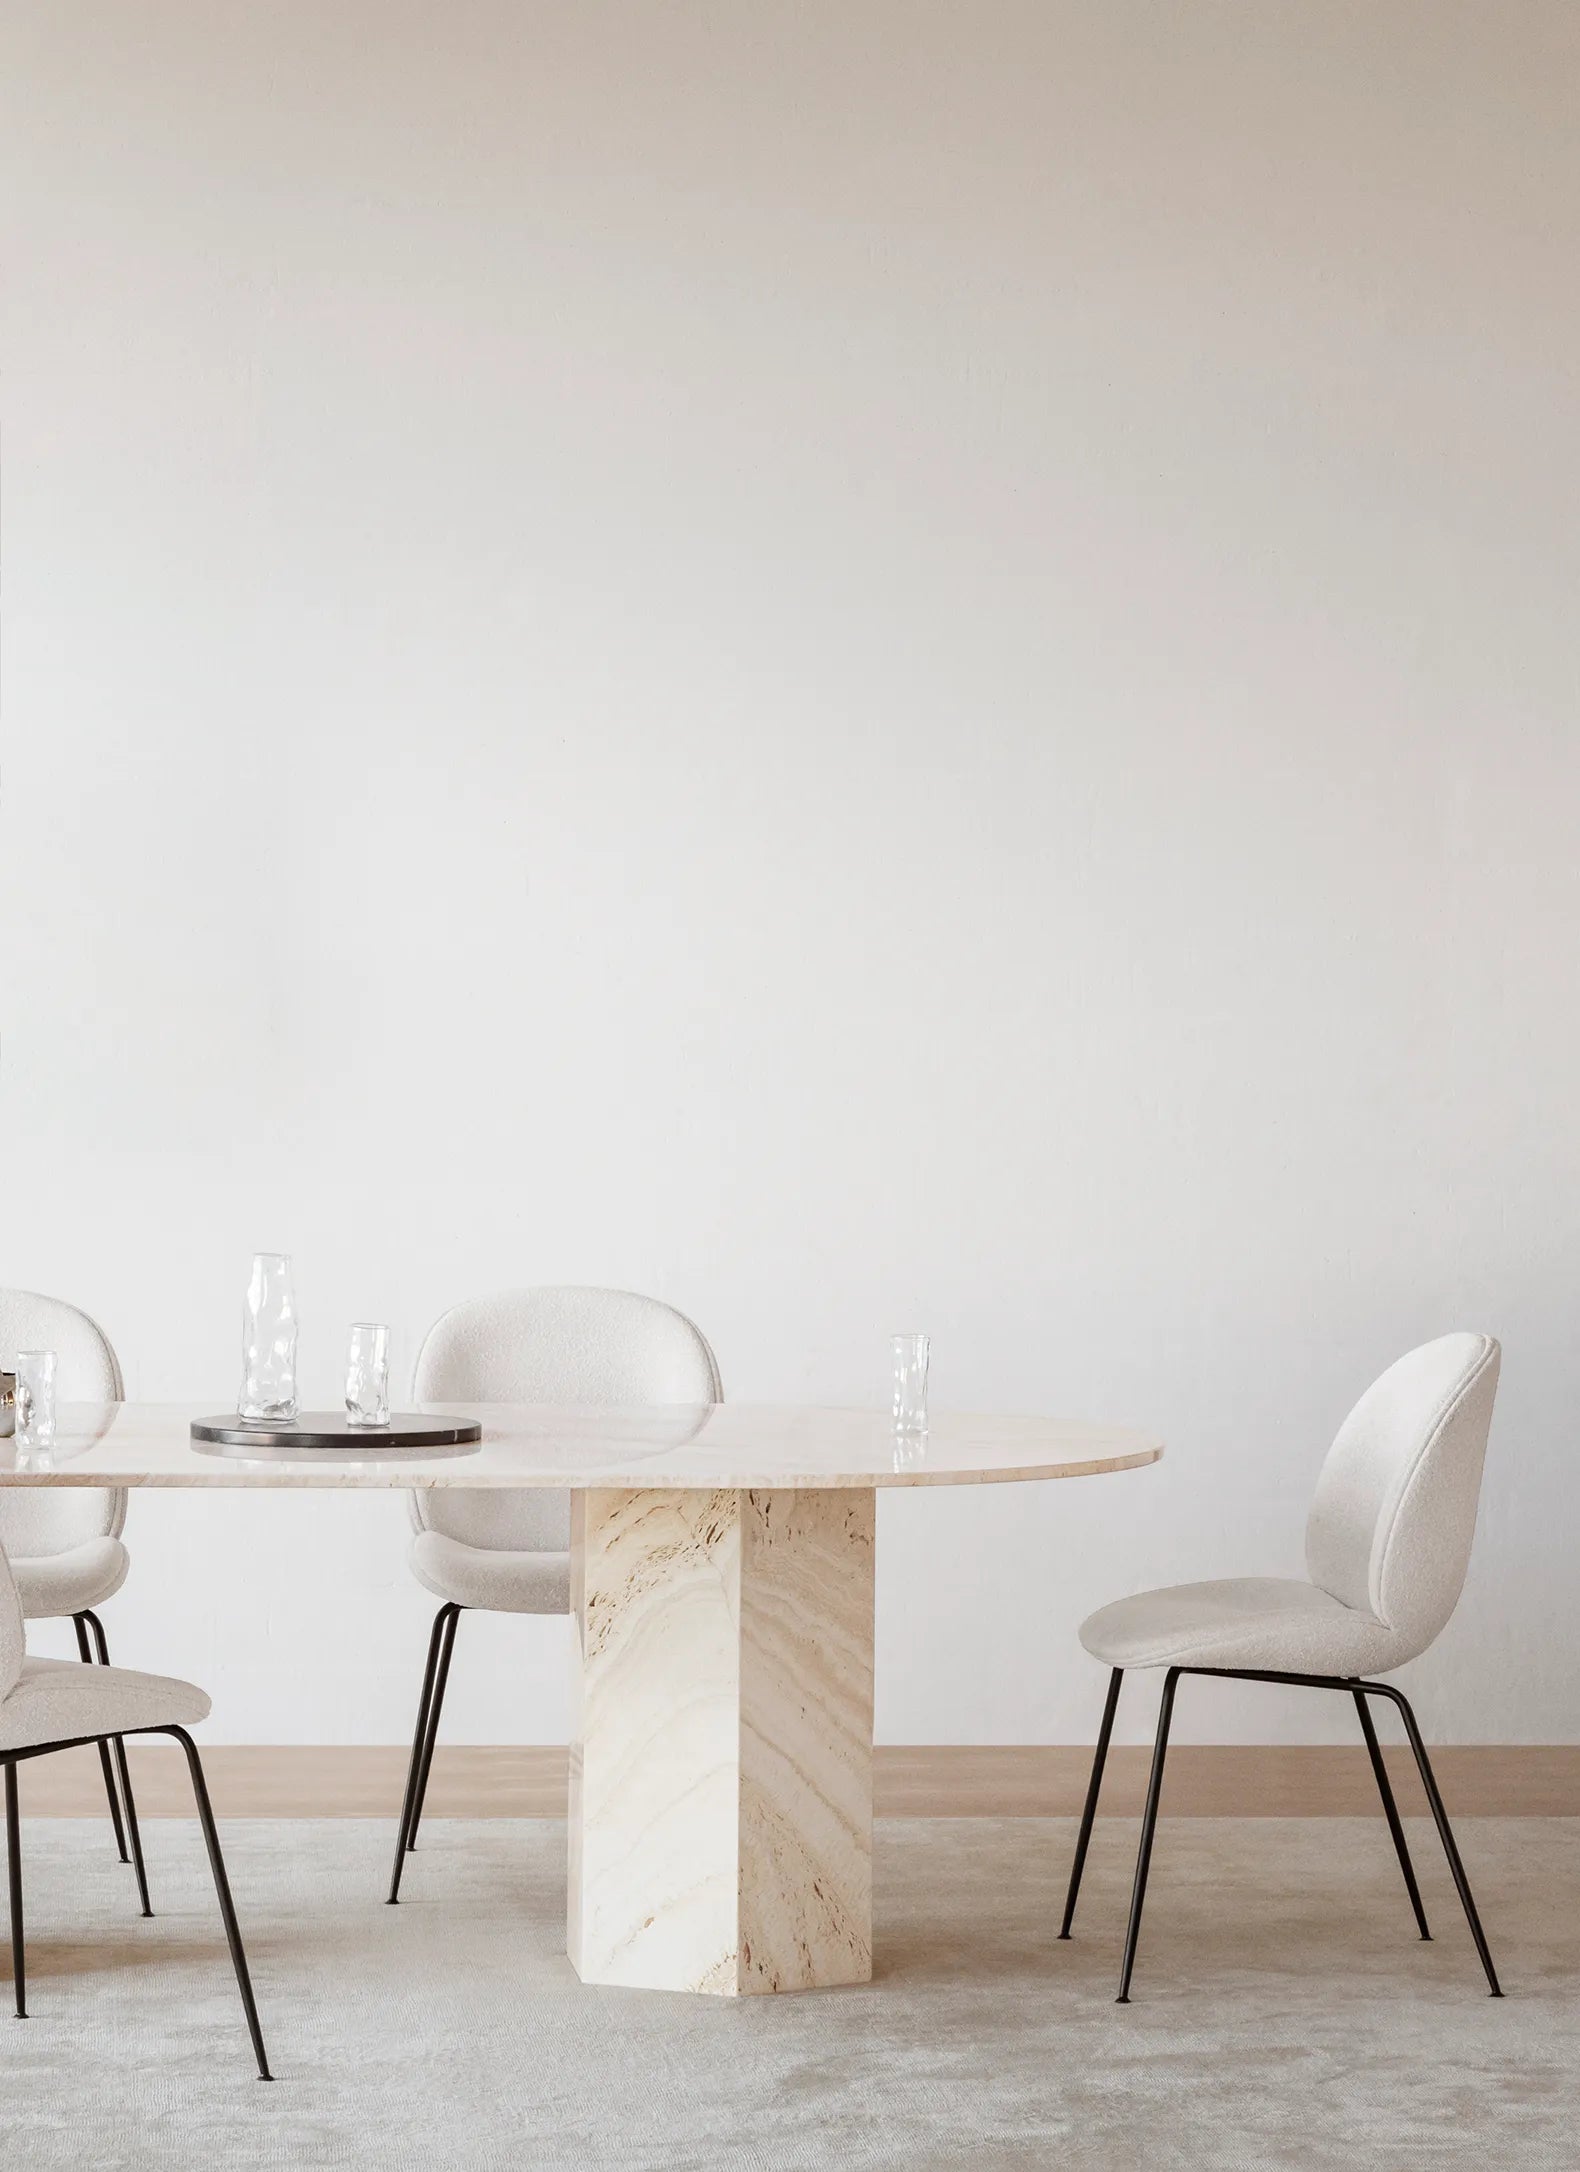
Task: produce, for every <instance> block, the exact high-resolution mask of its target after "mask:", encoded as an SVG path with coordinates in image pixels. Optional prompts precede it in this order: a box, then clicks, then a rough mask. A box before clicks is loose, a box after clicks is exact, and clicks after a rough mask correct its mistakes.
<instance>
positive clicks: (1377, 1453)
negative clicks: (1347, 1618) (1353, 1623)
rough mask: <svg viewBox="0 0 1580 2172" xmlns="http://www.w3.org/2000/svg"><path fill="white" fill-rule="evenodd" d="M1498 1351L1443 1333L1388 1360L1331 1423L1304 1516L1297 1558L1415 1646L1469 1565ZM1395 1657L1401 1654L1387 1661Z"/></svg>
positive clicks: (1438, 1624) (1431, 1631) (1448, 1607)
mask: <svg viewBox="0 0 1580 2172" xmlns="http://www.w3.org/2000/svg"><path fill="white" fill-rule="evenodd" d="M1500 1357H1501V1352H1500V1351H1499V1348H1498V1345H1497V1343H1496V1342H1494V1340H1493V1339H1492V1337H1491V1336H1490V1335H1444V1336H1441V1337H1440V1338H1439V1339H1438V1341H1436V1342H1428V1343H1423V1344H1422V1345H1421V1347H1420V1349H1418V1350H1411V1351H1409V1352H1408V1353H1407V1354H1406V1355H1405V1356H1404V1357H1402V1358H1400V1359H1399V1361H1398V1362H1397V1364H1394V1365H1390V1366H1389V1368H1388V1370H1387V1371H1386V1372H1385V1373H1384V1374H1383V1375H1382V1377H1381V1379H1380V1380H1376V1381H1374V1382H1373V1383H1372V1385H1371V1386H1370V1387H1369V1388H1368V1389H1367V1390H1366V1393H1365V1394H1364V1395H1363V1396H1362V1397H1361V1399H1360V1401H1359V1402H1358V1403H1357V1404H1356V1405H1355V1408H1354V1409H1353V1410H1352V1411H1351V1412H1350V1414H1349V1416H1348V1417H1347V1418H1346V1419H1345V1421H1344V1423H1343V1424H1342V1425H1341V1426H1340V1427H1339V1430H1338V1436H1337V1438H1336V1439H1335V1441H1334V1443H1333V1446H1332V1447H1331V1448H1330V1449H1329V1450H1328V1455H1327V1460H1326V1461H1325V1462H1324V1464H1323V1466H1322V1473H1321V1476H1320V1477H1319V1478H1318V1480H1317V1490H1316V1495H1315V1498H1314V1499H1313V1501H1312V1504H1311V1516H1310V1520H1309V1521H1308V1523H1307V1525H1306V1566H1307V1569H1308V1571H1309V1573H1310V1576H1311V1581H1312V1582H1313V1583H1314V1584H1317V1585H1320V1586H1321V1588H1322V1589H1323V1590H1324V1591H1327V1592H1331V1593H1332V1595H1333V1597H1334V1598H1335V1599H1341V1600H1342V1601H1343V1602H1344V1604H1345V1605H1346V1606H1352V1607H1355V1608H1357V1609H1359V1610H1360V1611H1361V1612H1363V1613H1367V1614H1370V1615H1371V1616H1372V1617H1373V1618H1374V1619H1375V1620H1377V1621H1380V1622H1383V1623H1384V1624H1386V1626H1387V1627H1388V1628H1390V1629H1394V1630H1397V1631H1398V1632H1399V1633H1400V1634H1401V1636H1402V1637H1404V1638H1405V1639H1406V1640H1407V1641H1408V1643H1409V1645H1410V1647H1411V1650H1410V1653H1409V1654H1408V1655H1407V1656H1410V1657H1414V1656H1415V1654H1416V1653H1419V1652H1424V1651H1425V1650H1426V1648H1427V1646H1428V1645H1429V1644H1430V1643H1431V1642H1432V1640H1433V1638H1434V1637H1435V1636H1437V1635H1438V1633H1439V1631H1440V1630H1441V1629H1442V1628H1443V1625H1444V1624H1445V1623H1446V1622H1447V1620H1448V1617H1449V1616H1450V1614H1452V1613H1453V1611H1454V1607H1455V1604H1456V1603H1457V1601H1458V1599H1459V1594H1460V1591H1461V1590H1462V1589H1463V1587H1464V1582H1465V1571H1466V1569H1467V1567H1468V1566H1469V1563H1470V1545H1471V1540H1472V1539H1473V1538H1474V1536H1475V1531H1476V1505H1477V1502H1478V1500H1479V1498H1480V1494H1481V1465H1482V1459H1483V1457H1484V1455H1485V1453H1486V1447H1487V1430H1488V1428H1489V1426H1490V1425H1491V1423H1492V1403H1493V1398H1494V1396H1495V1395H1496V1394H1497V1390H1498V1366H1499V1362H1500ZM1394 1663H1395V1664H1402V1660H1400V1661H1396V1662H1394Z"/></svg>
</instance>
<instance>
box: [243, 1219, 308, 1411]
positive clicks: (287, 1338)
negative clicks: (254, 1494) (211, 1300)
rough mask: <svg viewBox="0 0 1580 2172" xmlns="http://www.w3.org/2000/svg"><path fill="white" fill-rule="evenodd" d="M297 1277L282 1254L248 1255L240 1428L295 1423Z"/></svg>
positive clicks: (259, 1253)
mask: <svg viewBox="0 0 1580 2172" xmlns="http://www.w3.org/2000/svg"><path fill="white" fill-rule="evenodd" d="M296 1408H297V1405H296V1277H295V1275H294V1274H293V1272H292V1270H291V1260H290V1255H289V1253H286V1252H257V1253H254V1255H253V1261H252V1279H251V1281H250V1282H249V1283H248V1284H247V1297H246V1302H245V1304H244V1305H243V1307H242V1315H241V1393H240V1395H239V1396H238V1397H237V1398H236V1413H237V1416H238V1417H240V1418H241V1419H242V1420H243V1422H244V1423H245V1422H246V1421H247V1420H249V1419H250V1420H252V1422H253V1423H254V1424H258V1425H295V1423H296Z"/></svg>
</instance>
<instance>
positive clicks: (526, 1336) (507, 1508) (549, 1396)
mask: <svg viewBox="0 0 1580 2172" xmlns="http://www.w3.org/2000/svg"><path fill="white" fill-rule="evenodd" d="M414 1393H415V1395H416V1397H417V1400H418V1401H419V1402H424V1403H444V1402H456V1403H608V1404H621V1403H717V1402H721V1401H722V1400H723V1395H724V1391H723V1388H722V1386H721V1385H720V1381H719V1368H718V1366H717V1364H716V1363H715V1361H714V1356H713V1352H712V1351H711V1350H710V1349H709V1347H708V1343H707V1340H706V1338H705V1336H704V1335H703V1334H702V1332H701V1330H700V1329H698V1328H696V1327H693V1325H692V1324H691V1322H690V1321H689V1320H688V1319H687V1318H686V1316H685V1314H684V1313H681V1312H676V1311H675V1309H674V1308H673V1306H670V1305H662V1304H660V1303H659V1302H658V1300H657V1299H656V1298H653V1297H638V1296H636V1295H634V1294H633V1293H632V1292H631V1291H629V1290H584V1289H540V1290H505V1291H502V1292H501V1293H500V1294H499V1295H498V1296H495V1297H474V1298H469V1299H468V1300H467V1302H466V1303H464V1304H460V1305H457V1306H455V1307H454V1309H453V1310H452V1311H449V1312H447V1313H446V1314H445V1315H444V1317H443V1318H442V1319H441V1320H439V1321H437V1322H436V1324H435V1325H434V1326H433V1327H431V1328H430V1329H429V1330H428V1335H427V1339H426V1340H425V1342H424V1343H423V1346H422V1349H421V1350H420V1351H419V1352H418V1355H417V1374H416V1381H415V1384H414ZM411 1504H412V1521H413V1522H414V1523H415V1524H416V1526H417V1528H418V1530H431V1531H441V1532H443V1533H444V1534H445V1535H446V1536H447V1537H449V1538H455V1539H463V1540H465V1541H466V1543H467V1544H468V1545H470V1546H485V1547H489V1548H491V1549H496V1550H504V1551H507V1552H522V1553H563V1552H564V1551H565V1549H566V1548H567V1547H568V1546H569V1545H570V1532H571V1508H570V1496H569V1494H567V1493H559V1492H554V1491H549V1490H540V1489H538V1488H535V1487H521V1488H519V1489H513V1490H511V1491H508V1492H486V1493H484V1492H476V1493H473V1492H468V1491H467V1490H466V1489H465V1488H464V1487H461V1486H441V1487H437V1488H435V1489H434V1490H433V1491H431V1492H429V1491H424V1492H422V1493H414V1494H413V1495H412V1496H411Z"/></svg>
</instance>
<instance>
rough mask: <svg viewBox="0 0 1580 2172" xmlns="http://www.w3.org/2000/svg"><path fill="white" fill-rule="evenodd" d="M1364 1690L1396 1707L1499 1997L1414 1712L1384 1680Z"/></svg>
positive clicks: (1494, 1972)
mask: <svg viewBox="0 0 1580 2172" xmlns="http://www.w3.org/2000/svg"><path fill="white" fill-rule="evenodd" d="M1366 1689H1367V1694H1368V1695H1369V1696H1373V1697H1386V1698H1388V1700H1389V1701H1390V1703H1392V1704H1396V1705H1397V1706H1398V1707H1399V1717H1400V1718H1401V1719H1402V1720H1403V1721H1404V1729H1405V1733H1406V1734H1407V1735H1408V1736H1409V1737H1410V1747H1411V1749H1412V1750H1413V1751H1414V1752H1415V1762H1416V1770H1417V1771H1418V1772H1419V1773H1420V1775H1421V1785H1422V1786H1423V1787H1424V1788H1425V1790H1426V1799H1427V1804H1428V1806H1429V1807H1430V1809H1431V1812H1432V1822H1433V1824H1434V1825H1436V1827H1437V1837H1438V1839H1439V1840H1441V1841H1442V1843H1443V1853H1444V1854H1445V1855H1446V1856H1447V1857H1448V1867H1449V1870H1450V1872H1451V1873H1452V1874H1453V1879H1454V1886H1455V1889H1456V1891H1457V1892H1458V1894H1459V1900H1460V1906H1461V1907H1462V1908H1463V1909H1464V1911H1465V1921H1466V1922H1467V1923H1468V1924H1469V1925H1470V1935H1471V1937H1472V1938H1473V1939H1474V1940H1475V1942H1476V1951H1477V1953H1478V1954H1479V1955H1480V1956H1481V1965H1482V1967H1483V1968H1484V1969H1485V1970H1486V1973H1487V1984H1488V1988H1489V1989H1490V1991H1491V1993H1492V1996H1493V1997H1494V1998H1495V1999H1501V1998H1502V1996H1503V1987H1502V1985H1501V1984H1500V1983H1499V1982H1498V1972H1497V1970H1496V1969H1495V1968H1494V1967H1493V1965H1492V1955H1491V1954H1490V1953H1489V1952H1488V1950H1487V1941H1486V1938H1485V1937H1484V1936H1483V1934H1482V1929H1481V1918H1480V1916H1479V1915H1477V1913H1476V1903H1475V1900H1474V1899H1473V1897H1472V1895H1471V1891H1470V1880H1469V1879H1468V1878H1467V1877H1466V1876H1465V1866H1464V1864H1463V1863H1462V1862H1461V1861H1460V1859H1459V1849H1458V1848H1457V1846H1456V1845H1455V1843H1454V1829H1453V1827H1452V1826H1451V1825H1450V1824H1449V1822H1448V1812H1447V1811H1446V1810H1445V1809H1444V1807H1443V1798H1442V1796H1441V1795H1440V1794H1439V1793H1438V1791H1437V1779H1436V1776H1435V1775H1434V1773H1433V1771H1432V1760H1431V1759H1430V1758H1429V1757H1428V1756H1427V1754H1426V1744H1425V1743H1424V1742H1423V1741H1422V1739H1421V1730H1420V1728H1419V1727H1418V1726H1417V1725H1416V1723H1415V1713H1414V1712H1413V1711H1412V1710H1411V1708H1410V1700H1409V1698H1408V1697H1406V1696H1405V1694H1404V1692H1403V1691H1402V1690H1398V1689H1395V1688H1394V1687H1393V1686H1392V1685H1391V1684H1390V1683H1388V1682H1368V1683H1367V1685H1366Z"/></svg>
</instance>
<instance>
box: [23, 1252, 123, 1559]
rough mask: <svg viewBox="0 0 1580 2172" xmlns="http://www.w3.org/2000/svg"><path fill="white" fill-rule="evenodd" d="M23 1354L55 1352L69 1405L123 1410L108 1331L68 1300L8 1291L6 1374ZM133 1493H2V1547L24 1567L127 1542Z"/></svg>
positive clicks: (96, 1489) (69, 1489)
mask: <svg viewBox="0 0 1580 2172" xmlns="http://www.w3.org/2000/svg"><path fill="white" fill-rule="evenodd" d="M19 1350H53V1351H54V1353H55V1396H56V1399H57V1401H59V1402H62V1403H118V1402H120V1401H121V1400H122V1398H123V1397H124V1395H125V1392H126V1391H125V1388H124V1387H123V1385H122V1382H121V1368H120V1365H119V1364H118V1363H117V1361H116V1356H115V1352H114V1351H113V1350H112V1349H111V1348H110V1345H109V1340H108V1338H107V1337H106V1336H105V1334H104V1332H103V1330H102V1329H101V1328H99V1327H97V1326H96V1325H95V1324H94V1322H93V1321H92V1320H90V1319H89V1318H88V1315H87V1314H86V1313H85V1312H79V1311H78V1310H77V1308H76V1306H75V1305H68V1304H67V1303H66V1302H65V1300H64V1299H63V1298H59V1297H40V1296H39V1295H38V1293H37V1292H36V1291H35V1290H0V1366H4V1367H6V1368H7V1370H9V1369H10V1368H11V1367H12V1366H13V1365H14V1364H15V1363H16V1354H17V1352H18V1351H19ZM125 1521H126V1489H125V1487H124V1486H117V1487H114V1488H113V1489H112V1488H109V1487H102V1486H12V1487H7V1488H6V1489H5V1491H4V1492H0V1544H3V1545H4V1546H5V1547H6V1548H7V1549H8V1551H9V1552H11V1553H13V1554H15V1555H16V1556H17V1557H18V1559H21V1558H22V1557H24V1556H26V1555H29V1554H35V1555H36V1554H63V1553H65V1552H66V1551H67V1549H68V1548H70V1547H72V1546H80V1545H81V1544H82V1543H83V1541H84V1540H85V1539H94V1538H119V1536H120V1534H121V1527H122V1525H123V1524H124V1523H125Z"/></svg>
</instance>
